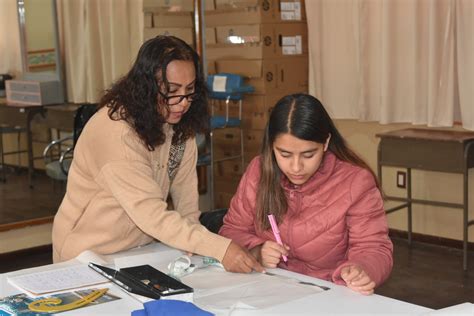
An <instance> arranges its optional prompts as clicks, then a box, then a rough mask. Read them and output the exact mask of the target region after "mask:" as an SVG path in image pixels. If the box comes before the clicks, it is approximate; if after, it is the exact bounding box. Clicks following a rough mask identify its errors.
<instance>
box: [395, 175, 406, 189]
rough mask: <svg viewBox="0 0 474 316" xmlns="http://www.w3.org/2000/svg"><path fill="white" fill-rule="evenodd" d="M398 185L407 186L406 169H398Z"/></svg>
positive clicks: (400, 186)
mask: <svg viewBox="0 0 474 316" xmlns="http://www.w3.org/2000/svg"><path fill="white" fill-rule="evenodd" d="M397 187H399V188H402V189H405V188H406V187H407V173H406V172H405V171H397Z"/></svg>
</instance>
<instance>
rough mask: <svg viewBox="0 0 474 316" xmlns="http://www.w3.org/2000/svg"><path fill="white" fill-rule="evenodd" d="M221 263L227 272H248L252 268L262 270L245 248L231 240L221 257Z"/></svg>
mask: <svg viewBox="0 0 474 316" xmlns="http://www.w3.org/2000/svg"><path fill="white" fill-rule="evenodd" d="M222 265H223V266H224V268H225V269H226V271H229V272H240V273H250V272H252V270H255V271H257V272H264V271H265V270H264V269H263V267H262V266H261V264H260V263H259V262H258V261H257V260H256V259H255V257H254V256H252V255H251V254H250V253H249V252H248V251H247V250H245V249H243V248H242V247H240V246H239V245H237V244H236V243H234V242H233V241H232V242H231V243H230V245H229V247H228V248H227V251H226V253H225V255H224V259H222Z"/></svg>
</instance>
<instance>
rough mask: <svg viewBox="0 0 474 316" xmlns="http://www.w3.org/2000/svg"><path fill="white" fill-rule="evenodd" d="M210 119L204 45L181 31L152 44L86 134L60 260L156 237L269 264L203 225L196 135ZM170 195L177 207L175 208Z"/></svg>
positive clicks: (240, 262) (63, 223) (65, 214)
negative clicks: (199, 49)
mask: <svg viewBox="0 0 474 316" xmlns="http://www.w3.org/2000/svg"><path fill="white" fill-rule="evenodd" d="M208 121H209V117H208V113H207V103H206V87H205V81H204V78H203V75H202V69H201V65H200V62H199V57H198V55H197V54H196V52H195V51H194V50H193V49H192V48H191V47H190V46H189V45H187V44H186V43H185V42H183V41H182V40H180V39H178V38H176V37H172V36H158V37H156V38H153V39H150V40H148V41H147V42H145V43H144V44H143V45H142V47H141V48H140V51H139V52H138V57H137V59H136V61H135V63H134V65H133V66H132V68H131V70H130V71H129V72H128V74H127V75H125V76H124V77H123V78H121V79H120V80H118V81H117V82H116V83H115V84H114V85H112V87H111V88H110V89H109V90H107V91H106V93H105V95H104V96H103V97H102V99H101V101H100V103H99V110H98V111H97V113H96V114H95V115H94V116H93V117H92V118H91V119H90V120H89V121H88V123H87V125H86V126H85V128H84V130H83V131H82V133H81V136H80V138H79V139H78V141H77V144H76V147H75V150H74V159H73V162H72V165H71V168H70V170H69V175H68V183H67V190H66V195H65V196H64V199H63V201H62V203H61V205H60V207H59V210H58V213H57V214H56V216H55V219H54V226H53V258H54V261H55V262H57V261H63V260H67V259H71V258H74V257H76V256H77V255H78V254H80V253H81V252H82V251H84V250H92V251H94V252H96V253H99V254H110V253H115V252H118V251H122V250H126V249H130V248H133V247H137V246H141V245H144V244H147V243H150V242H151V241H153V240H155V239H156V240H159V241H161V242H163V243H165V244H167V245H170V246H172V247H175V248H178V249H182V250H184V251H187V252H192V253H197V254H200V255H205V256H211V257H214V258H216V259H218V260H220V261H221V262H222V264H223V265H224V267H225V268H226V269H227V270H228V271H234V272H250V271H252V270H258V271H262V267H261V266H260V264H259V263H258V262H257V261H256V260H255V259H254V258H253V256H251V255H250V254H249V253H248V252H247V251H246V250H244V249H242V248H241V247H240V246H238V245H237V244H235V243H233V242H231V240H230V239H228V238H225V237H222V236H219V235H217V234H213V233H211V232H209V231H208V230H207V229H206V228H205V227H204V226H202V225H200V224H199V219H198V218H199V215H200V212H199V209H198V207H199V205H198V204H199V203H198V200H199V194H198V186H197V174H196V162H197V148H196V142H195V135H196V133H199V132H205V131H206V130H207V128H208ZM168 195H170V196H171V198H172V200H173V204H174V207H175V210H167V207H168V205H167V202H166V200H167V197H168Z"/></svg>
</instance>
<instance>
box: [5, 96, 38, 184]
mask: <svg viewBox="0 0 474 316" xmlns="http://www.w3.org/2000/svg"><path fill="white" fill-rule="evenodd" d="M40 113H41V114H44V108H43V107H42V106H37V105H11V104H7V103H5V102H0V124H5V125H9V126H21V127H24V128H26V143H27V151H28V184H29V185H30V188H32V187H33V172H34V162H33V160H34V159H33V136H32V134H31V121H32V120H33V118H34V117H35V116H36V115H37V114H40Z"/></svg>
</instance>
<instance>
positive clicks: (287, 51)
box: [281, 35, 303, 55]
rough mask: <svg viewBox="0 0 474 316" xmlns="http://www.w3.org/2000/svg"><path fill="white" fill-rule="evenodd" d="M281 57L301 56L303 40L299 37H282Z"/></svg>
mask: <svg viewBox="0 0 474 316" xmlns="http://www.w3.org/2000/svg"><path fill="white" fill-rule="evenodd" d="M281 42H282V45H281V53H282V55H301V54H302V53H303V40H302V36H301V35H297V36H282V41H281Z"/></svg>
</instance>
